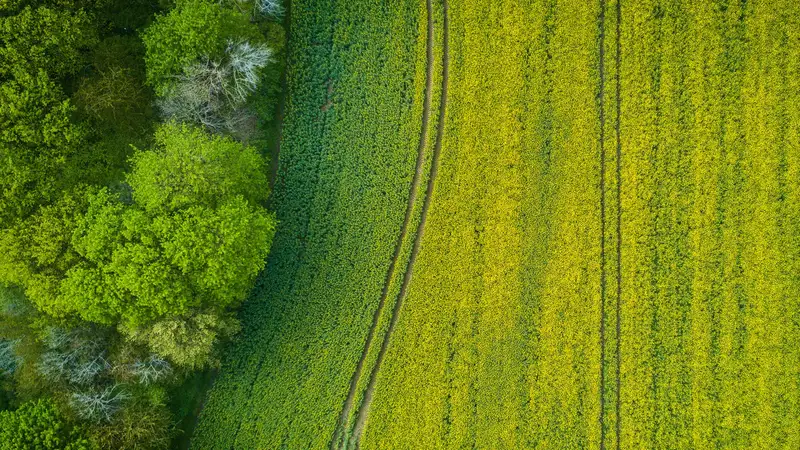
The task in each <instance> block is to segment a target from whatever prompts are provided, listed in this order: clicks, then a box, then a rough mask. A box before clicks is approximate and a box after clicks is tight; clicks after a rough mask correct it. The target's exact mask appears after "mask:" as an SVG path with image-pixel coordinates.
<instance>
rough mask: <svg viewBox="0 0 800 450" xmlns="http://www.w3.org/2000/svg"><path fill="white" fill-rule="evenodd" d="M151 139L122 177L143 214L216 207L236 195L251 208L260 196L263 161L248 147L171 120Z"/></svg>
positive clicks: (264, 184) (262, 198) (263, 191)
mask: <svg viewBox="0 0 800 450" xmlns="http://www.w3.org/2000/svg"><path fill="white" fill-rule="evenodd" d="M155 140H156V143H155V146H154V148H153V150H152V151H149V152H139V153H137V154H136V155H135V156H134V157H133V161H132V162H133V171H132V172H131V174H130V176H129V177H128V182H129V183H130V185H131V187H132V188H133V192H134V194H133V197H134V201H135V202H136V203H137V204H138V205H140V206H141V207H142V208H144V210H145V211H147V212H148V213H151V214H155V213H159V212H169V211H176V210H178V209H182V208H186V207H189V206H204V207H216V206H218V205H219V204H220V203H221V202H222V201H226V200H228V199H231V198H233V197H236V196H242V197H243V198H244V199H245V200H247V202H249V203H250V204H251V205H254V206H255V205H259V204H261V203H263V202H264V201H265V200H266V198H267V195H268V189H269V188H268V186H269V184H268V183H267V180H266V169H265V164H264V161H263V159H262V158H261V156H259V155H258V153H257V152H256V151H255V149H253V148H252V147H243V146H242V145H241V144H238V143H236V142H235V141H233V140H231V139H230V138H225V137H220V136H213V135H209V134H207V133H206V132H204V131H203V130H202V129H200V128H196V127H191V126H187V125H176V124H167V125H164V126H162V127H161V128H160V129H159V130H158V131H157V132H156V138H155Z"/></svg>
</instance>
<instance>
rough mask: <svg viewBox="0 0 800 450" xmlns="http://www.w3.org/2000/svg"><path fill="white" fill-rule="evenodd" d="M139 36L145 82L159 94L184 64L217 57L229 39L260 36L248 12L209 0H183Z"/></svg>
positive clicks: (250, 38)
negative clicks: (144, 64) (140, 37)
mask: <svg viewBox="0 0 800 450" xmlns="http://www.w3.org/2000/svg"><path fill="white" fill-rule="evenodd" d="M142 39H143V40H144V44H145V48H146V57H145V61H146V63H147V81H148V83H150V85H152V86H153V87H154V88H155V91H156V93H157V94H158V95H162V94H163V93H164V92H165V91H166V89H167V88H168V87H169V85H170V81H171V79H172V77H175V76H177V75H180V74H181V73H182V72H183V70H184V68H185V67H188V66H189V65H191V64H192V63H194V62H197V61H199V60H200V59H201V58H203V57H206V58H211V59H218V58H219V57H220V56H221V55H222V54H223V52H224V50H225V47H226V45H227V43H228V41H231V40H238V39H247V40H259V39H262V38H261V35H260V33H259V31H258V27H257V26H256V25H255V24H252V23H250V21H249V19H248V17H247V15H245V14H242V13H240V12H239V11H235V10H233V9H229V8H223V7H220V5H219V4H217V3H216V2H211V1H209V0H186V1H182V2H180V3H179V4H178V6H177V7H176V8H175V9H173V10H171V11H170V12H169V13H168V14H166V15H162V16H159V17H157V18H156V20H155V21H154V22H153V23H152V24H151V25H150V26H149V27H148V28H147V30H145V32H144V34H143V35H142Z"/></svg>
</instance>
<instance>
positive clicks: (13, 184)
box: [0, 70, 86, 226]
mask: <svg viewBox="0 0 800 450" xmlns="http://www.w3.org/2000/svg"><path fill="white" fill-rule="evenodd" d="M73 111H74V108H73V106H72V105H71V103H70V102H69V100H68V99H66V98H65V96H64V94H63V92H62V90H61V88H60V87H59V86H58V85H57V84H56V83H54V82H53V81H52V80H51V79H50V77H49V76H48V75H47V73H45V72H44V71H42V70H39V71H38V72H36V73H35V74H33V75H32V74H29V73H27V72H22V71H20V72H18V73H16V76H15V77H14V79H12V80H9V81H6V82H5V83H2V84H0V226H3V225H4V224H7V223H8V222H9V221H10V220H11V219H13V218H18V217H24V216H26V215H28V214H30V213H31V212H32V211H33V210H34V208H35V207H36V206H38V205H40V204H43V203H48V202H50V201H53V200H54V199H55V197H56V196H57V193H58V191H59V188H60V187H61V186H60V184H59V180H60V177H61V175H62V172H63V168H64V167H65V164H66V160H67V158H68V157H70V156H71V155H72V154H73V153H75V152H76V151H77V150H78V149H79V148H80V146H81V145H82V143H83V141H84V138H85V135H86V133H85V130H84V129H83V128H82V127H81V126H78V125H75V124H74V123H73V122H71V120H70V116H71V114H72V113H73Z"/></svg>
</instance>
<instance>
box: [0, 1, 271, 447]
mask: <svg viewBox="0 0 800 450" xmlns="http://www.w3.org/2000/svg"><path fill="white" fill-rule="evenodd" d="M283 15H284V11H283V8H282V6H281V4H280V3H278V2H277V1H276V0H222V1H216V0H214V1H210V0H175V1H171V0H150V1H148V0H42V1H27V0H2V1H0V386H1V387H2V390H0V449H20V448H52V449H62V448H69V449H91V448H102V449H110V448H168V447H170V446H171V445H172V446H175V445H180V442H181V441H182V439H185V438H186V434H187V431H188V427H190V426H191V423H192V422H193V415H194V414H195V412H196V411H195V410H196V408H197V404H198V402H199V397H200V395H199V393H198V392H200V391H202V387H203V385H204V380H206V379H207V378H208V373H209V371H210V370H212V369H213V368H214V367H215V366H216V365H218V362H219V356H220V349H221V346H222V345H223V344H224V343H225V342H226V341H228V340H230V339H231V338H232V337H233V336H234V335H235V334H236V333H237V332H238V330H239V328H240V326H239V321H238V318H237V315H236V311H237V308H238V307H239V305H241V303H242V302H243V301H244V300H245V298H246V297H247V296H248V294H249V292H250V290H251V288H252V285H253V283H254V280H255V278H256V275H257V274H258V273H259V272H260V271H261V270H262V269H263V268H264V265H265V259H266V256H267V253H268V252H269V248H270V245H271V242H272V239H273V236H274V234H275V229H276V225H277V222H276V219H275V216H274V214H272V213H271V212H269V211H268V210H267V208H266V201H267V198H268V196H269V182H268V180H267V172H268V161H267V160H268V158H267V156H266V155H267V154H268V153H269V148H270V147H271V146H274V145H275V141H276V139H277V136H275V134H276V132H275V130H276V129H277V127H275V126H274V123H275V120H276V117H275V115H276V110H277V104H278V100H279V97H280V95H281V92H280V91H281V87H280V81H279V80H280V77H281V74H282V72H283V67H284V60H285V57H284V44H285V42H284V41H285V32H284V26H283V23H282V19H283Z"/></svg>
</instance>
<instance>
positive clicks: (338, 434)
mask: <svg viewBox="0 0 800 450" xmlns="http://www.w3.org/2000/svg"><path fill="white" fill-rule="evenodd" d="M426 6H427V36H426V43H425V54H426V68H425V97H424V100H423V107H422V125H421V126H422V130H421V132H420V139H419V147H418V150H417V161H416V167H415V168H414V176H413V179H412V181H411V188H410V193H409V197H408V204H407V205H406V213H405V217H404V219H403V225H402V226H401V228H400V235H399V236H398V238H397V244H396V245H395V251H394V255H393V256H392V260H391V262H390V263H389V269H388V270H387V273H386V281H385V282H384V284H383V290H382V292H381V298H380V301H379V302H378V307H377V309H376V310H375V313H374V315H373V318H372V324H371V326H370V329H369V334H368V335H367V341H366V343H365V344H364V350H363V351H362V353H361V357H360V358H359V360H358V364H357V365H356V370H355V372H354V373H353V377H352V378H351V379H350V388H349V391H348V393H347V398H346V399H345V402H344V405H343V406H342V411H341V413H340V414H339V419H338V421H337V424H336V429H335V430H334V435H333V437H332V438H331V444H330V449H331V450H336V449H337V448H340V447H342V448H346V447H347V442H343V439H345V438H346V435H347V434H346V431H347V428H348V426H347V425H348V424H347V422H348V418H349V416H350V413H351V411H352V410H353V405H354V403H355V398H356V394H357V390H358V384H359V380H360V379H361V377H362V373H363V372H364V364H365V363H366V360H367V357H368V355H369V353H370V349H371V348H372V342H373V341H374V340H375V336H376V335H377V333H378V329H379V328H380V327H379V325H380V318H381V316H382V314H383V310H384V309H385V307H386V300H387V298H388V296H389V289H390V287H391V284H392V280H393V279H394V277H395V270H396V267H397V262H398V260H399V259H400V254H401V252H402V248H403V242H404V241H405V239H406V236H407V235H408V228H409V225H410V224H411V218H412V216H413V212H414V204H415V203H416V200H417V195H418V191H419V186H420V184H421V178H422V174H423V170H424V161H425V148H426V144H427V141H428V133H429V128H430V114H431V96H432V92H433V65H434V59H433V58H434V56H433V46H434V42H433V31H434V29H433V5H432V0H427V2H426ZM434 158H435V156H434ZM424 220H425V219H424V206H423V218H422V221H424ZM420 230H421V228H420ZM414 257H415V255H414V254H413V252H412V255H411V259H410V260H409V263H408V267H407V271H408V269H409V268H410V267H411V265H412V264H413V260H414ZM398 302H399V300H398ZM393 317H394V316H393ZM391 331H392V327H391V325H390V329H389V331H388V332H387V336H388V334H390V333H391ZM386 339H387V338H386V337H384V341H385V340H386ZM379 355H380V354H379ZM379 361H380V356H379Z"/></svg>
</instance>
